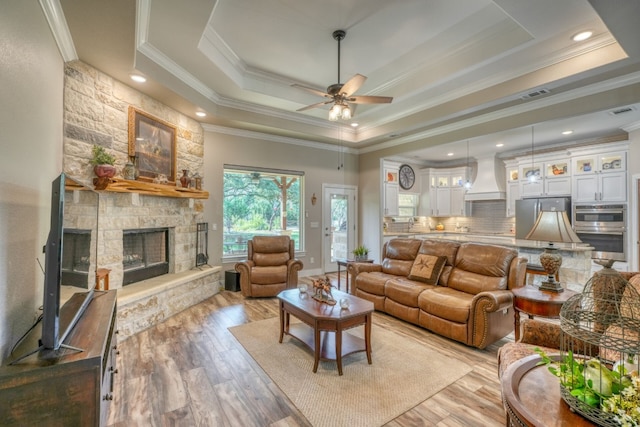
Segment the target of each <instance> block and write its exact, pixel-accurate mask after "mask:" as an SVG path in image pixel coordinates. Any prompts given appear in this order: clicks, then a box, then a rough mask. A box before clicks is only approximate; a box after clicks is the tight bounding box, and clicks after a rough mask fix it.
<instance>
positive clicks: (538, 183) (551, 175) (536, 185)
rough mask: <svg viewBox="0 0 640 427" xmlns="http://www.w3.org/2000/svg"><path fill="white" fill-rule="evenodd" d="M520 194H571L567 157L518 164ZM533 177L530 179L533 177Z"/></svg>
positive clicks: (525, 196)
mask: <svg viewBox="0 0 640 427" xmlns="http://www.w3.org/2000/svg"><path fill="white" fill-rule="evenodd" d="M519 176H520V177H521V179H520V196H521V197H523V198H527V197H555V196H568V195H570V194H571V173H570V167H569V159H568V158H561V159H559V160H555V159H554V160H546V161H540V162H536V163H534V164H533V165H532V164H531V163H530V162H527V161H524V162H523V163H522V164H521V166H520V174H519ZM534 177H535V179H532V178H534Z"/></svg>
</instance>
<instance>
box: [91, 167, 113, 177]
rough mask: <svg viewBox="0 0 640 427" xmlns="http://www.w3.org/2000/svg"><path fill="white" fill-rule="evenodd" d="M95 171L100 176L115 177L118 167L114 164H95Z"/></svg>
mask: <svg viewBox="0 0 640 427" xmlns="http://www.w3.org/2000/svg"><path fill="white" fill-rule="evenodd" d="M93 173H95V174H96V176H97V177H98V178H113V177H114V176H115V175H116V167H115V166H113V165H95V166H94V167H93Z"/></svg>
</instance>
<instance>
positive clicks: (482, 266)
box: [447, 243, 518, 295]
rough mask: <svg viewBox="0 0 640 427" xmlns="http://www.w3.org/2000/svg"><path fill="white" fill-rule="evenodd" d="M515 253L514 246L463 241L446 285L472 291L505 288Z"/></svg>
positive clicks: (474, 292) (470, 292)
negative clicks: (507, 246) (512, 247)
mask: <svg viewBox="0 0 640 427" xmlns="http://www.w3.org/2000/svg"><path fill="white" fill-rule="evenodd" d="M517 255H518V252H517V251H516V250H515V249H510V248H505V247H502V246H494V245H483V244H479V243H464V244H462V245H461V246H460V249H458V253H457V255H456V261H455V266H454V268H453V269H452V271H451V273H450V275H449V277H448V281H447V286H449V287H451V288H453V289H457V290H459V291H462V292H466V293H469V294H472V295H476V294H478V293H480V292H484V291H493V290H498V289H507V285H508V275H509V267H510V265H511V261H512V260H513V259H514V258H515V257H516V256H517Z"/></svg>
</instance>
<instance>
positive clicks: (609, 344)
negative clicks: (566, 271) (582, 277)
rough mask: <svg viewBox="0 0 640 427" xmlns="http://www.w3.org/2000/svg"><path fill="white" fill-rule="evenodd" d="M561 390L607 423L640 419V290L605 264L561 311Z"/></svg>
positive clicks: (586, 413)
mask: <svg viewBox="0 0 640 427" xmlns="http://www.w3.org/2000/svg"><path fill="white" fill-rule="evenodd" d="M560 326H561V329H562V341H561V343H560V344H561V346H560V352H561V359H562V360H564V363H563V366H561V371H562V370H564V372H563V375H564V377H561V385H560V391H561V395H562V398H563V399H564V400H565V402H567V404H568V405H569V406H570V407H571V409H573V410H574V411H576V412H577V413H579V414H581V415H582V416H584V417H585V418H587V419H589V420H591V421H593V422H594V423H596V424H598V425H602V426H620V425H627V424H626V422H629V421H630V420H633V419H634V417H636V418H637V419H635V422H636V424H633V423H632V424H628V425H638V424H637V423H638V422H640V409H639V408H638V406H639V405H640V378H638V372H640V363H639V361H638V355H639V354H640V294H639V293H638V291H637V289H636V288H635V286H634V285H630V284H629V282H628V281H627V280H625V279H624V277H622V275H620V273H618V272H617V271H616V270H613V269H611V268H604V269H602V270H600V271H598V272H596V273H595V274H594V275H593V277H592V278H591V279H589V281H588V282H587V284H586V285H585V287H584V290H583V292H582V293H581V294H578V295H575V296H573V297H571V298H569V300H568V301H567V302H566V303H564V304H563V306H562V309H561V311H560Z"/></svg>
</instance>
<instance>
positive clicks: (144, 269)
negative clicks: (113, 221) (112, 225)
mask: <svg viewBox="0 0 640 427" xmlns="http://www.w3.org/2000/svg"><path fill="white" fill-rule="evenodd" d="M122 248H123V253H122V270H123V279H122V285H123V286H127V285H130V284H132V283H136V282H140V281H142V280H145V279H150V278H152V277H157V276H161V275H163V274H167V273H168V272H169V229H168V228H146V229H137V230H123V232H122Z"/></svg>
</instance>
